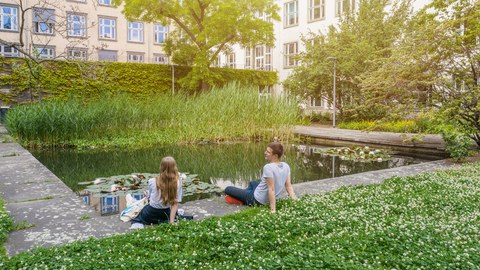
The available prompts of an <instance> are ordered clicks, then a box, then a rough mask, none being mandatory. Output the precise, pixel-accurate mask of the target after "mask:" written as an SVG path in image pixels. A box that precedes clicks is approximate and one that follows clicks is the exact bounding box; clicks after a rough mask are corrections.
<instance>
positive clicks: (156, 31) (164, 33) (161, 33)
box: [153, 23, 168, 45]
mask: <svg viewBox="0 0 480 270" xmlns="http://www.w3.org/2000/svg"><path fill="white" fill-rule="evenodd" d="M157 27H159V28H162V29H163V31H161V30H160V29H157ZM160 36H163V39H162V41H158V40H159V39H160V38H159V37H160ZM167 37H168V26H163V25H162V24H159V23H155V24H153V44H157V45H159V44H165V41H166V40H167Z"/></svg>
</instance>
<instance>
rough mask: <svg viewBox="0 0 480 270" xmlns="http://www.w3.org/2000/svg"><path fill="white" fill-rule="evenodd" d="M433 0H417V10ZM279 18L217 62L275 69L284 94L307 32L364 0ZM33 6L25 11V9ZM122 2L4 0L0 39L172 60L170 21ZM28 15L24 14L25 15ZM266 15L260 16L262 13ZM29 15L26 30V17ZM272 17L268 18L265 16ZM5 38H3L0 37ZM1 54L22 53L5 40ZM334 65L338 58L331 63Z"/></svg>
mask: <svg viewBox="0 0 480 270" xmlns="http://www.w3.org/2000/svg"><path fill="white" fill-rule="evenodd" d="M429 1H430V0H416V1H414V8H415V9H418V8H420V7H422V6H424V5H425V4H426V3H428V2H429ZM275 2H276V4H277V5H278V6H279V8H280V9H279V15H280V17H281V20H280V21H273V24H274V33H275V37H276V40H275V44H274V46H273V47H269V46H266V45H263V44H257V45H253V46H251V47H241V46H238V45H234V46H233V51H232V52H230V53H228V54H220V55H219V57H218V59H217V61H215V63H214V65H215V66H217V67H230V68H239V69H258V70H269V71H275V72H277V73H278V75H279V79H280V83H279V84H277V85H274V86H271V87H269V88H267V89H266V90H265V92H266V93H265V94H268V95H269V94H273V95H279V94H281V93H283V92H284V91H283V88H282V84H281V82H282V81H284V80H285V79H286V78H287V77H288V76H289V75H290V73H291V72H292V70H293V68H295V67H296V66H297V65H298V64H299V63H298V62H297V60H296V59H295V56H296V55H297V54H298V53H299V52H300V51H302V50H304V49H305V46H304V44H303V42H302V40H301V37H302V36H304V35H307V34H308V33H315V34H326V33H327V30H328V27H329V26H330V25H335V24H336V23H338V19H339V18H340V16H341V15H342V14H343V13H344V12H349V11H350V10H357V9H358V7H359V4H360V0H276V1H275ZM25 9H28V10H27V11H26V12H25V13H23V12H22V10H25ZM121 10H122V7H118V8H117V7H114V6H113V4H112V0H13V1H12V0H0V40H7V41H9V42H14V43H19V37H20V36H22V38H23V39H24V42H25V44H26V46H25V47H24V48H25V49H26V50H28V51H29V52H34V51H35V50H36V51H37V52H38V53H39V56H40V57H42V58H70V59H86V60H92V61H96V60H102V61H120V62H141V63H161V64H169V63H170V61H169V59H168V56H167V55H166V54H165V53H164V51H163V44H164V41H165V39H166V38H167V36H168V29H169V27H168V26H163V25H161V24H160V23H144V22H129V21H128V20H126V19H125V17H124V16H123V14H122V12H121ZM23 14H24V15H23ZM259 16H261V15H259ZM22 19H23V20H24V23H25V24H24V27H23V28H24V29H25V31H23V33H22V32H21V31H20V30H21V28H22V27H21V21H22ZM264 19H265V20H268V18H264ZM0 43H1V42H0ZM0 55H3V56H10V57H19V56H21V53H19V52H18V51H16V50H14V49H12V48H11V47H9V46H7V45H5V44H1V45H0ZM332 65H333V63H332ZM307 106H308V107H319V108H325V109H329V108H331V104H327V103H326V101H324V100H313V99H311V100H309V101H308V104H307Z"/></svg>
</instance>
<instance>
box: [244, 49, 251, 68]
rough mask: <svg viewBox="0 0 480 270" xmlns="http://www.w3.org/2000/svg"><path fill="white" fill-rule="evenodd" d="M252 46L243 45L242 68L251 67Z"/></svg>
mask: <svg viewBox="0 0 480 270" xmlns="http://www.w3.org/2000/svg"><path fill="white" fill-rule="evenodd" d="M251 50H252V48H250V47H245V62H244V68H245V69H251V68H252V53H251Z"/></svg>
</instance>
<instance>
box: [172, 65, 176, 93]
mask: <svg viewBox="0 0 480 270" xmlns="http://www.w3.org/2000/svg"><path fill="white" fill-rule="evenodd" d="M171 66H172V96H173V95H175V64H171Z"/></svg>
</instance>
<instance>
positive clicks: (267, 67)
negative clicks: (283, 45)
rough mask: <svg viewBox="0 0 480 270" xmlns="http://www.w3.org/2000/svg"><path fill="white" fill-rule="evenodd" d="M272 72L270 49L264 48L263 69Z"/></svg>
mask: <svg viewBox="0 0 480 270" xmlns="http://www.w3.org/2000/svg"><path fill="white" fill-rule="evenodd" d="M264 70H269V71H272V70H273V68H272V48H271V47H268V46H265V69H264Z"/></svg>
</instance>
